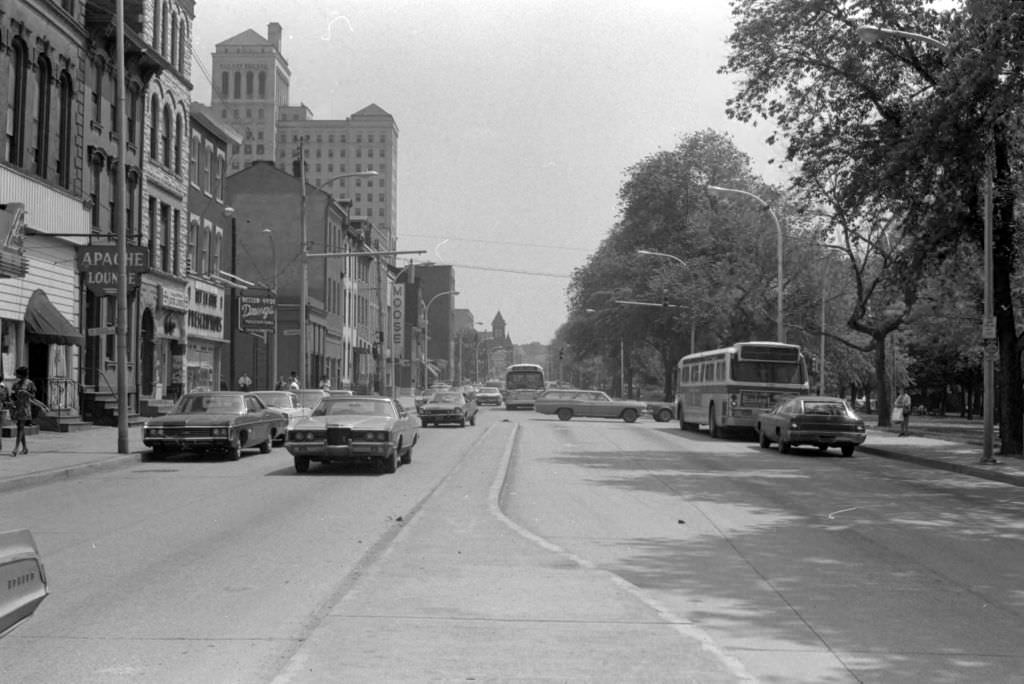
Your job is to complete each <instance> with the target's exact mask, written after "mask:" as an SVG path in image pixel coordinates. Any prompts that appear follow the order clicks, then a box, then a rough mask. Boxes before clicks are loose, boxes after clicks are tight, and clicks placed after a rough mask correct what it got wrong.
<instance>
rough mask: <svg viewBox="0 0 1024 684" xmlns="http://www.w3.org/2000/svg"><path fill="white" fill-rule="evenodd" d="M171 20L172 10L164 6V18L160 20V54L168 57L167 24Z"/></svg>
mask: <svg viewBox="0 0 1024 684" xmlns="http://www.w3.org/2000/svg"><path fill="white" fill-rule="evenodd" d="M170 20H171V8H170V7H168V6H167V5H164V11H163V16H162V17H161V18H160V24H161V25H160V54H161V55H164V56H165V57H166V56H167V30H168V29H167V24H168V22H170Z"/></svg>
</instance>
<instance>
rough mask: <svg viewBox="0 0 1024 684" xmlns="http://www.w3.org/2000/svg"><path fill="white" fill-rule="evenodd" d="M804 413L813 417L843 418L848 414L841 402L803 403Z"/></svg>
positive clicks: (817, 401) (818, 401)
mask: <svg viewBox="0 0 1024 684" xmlns="http://www.w3.org/2000/svg"><path fill="white" fill-rule="evenodd" d="M804 413H806V414H809V415H814V416H845V415H847V414H848V413H849V411H848V410H847V409H846V404H844V403H843V402H841V401H820V400H814V401H805V402H804Z"/></svg>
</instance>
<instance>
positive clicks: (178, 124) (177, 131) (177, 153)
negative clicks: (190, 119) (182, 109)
mask: <svg viewBox="0 0 1024 684" xmlns="http://www.w3.org/2000/svg"><path fill="white" fill-rule="evenodd" d="M182 128H183V123H182V120H181V114H178V116H176V117H175V118H174V173H176V174H178V175H179V176H180V175H181V173H182V171H181V145H182V139H181V136H182V135H184V131H183V130H182Z"/></svg>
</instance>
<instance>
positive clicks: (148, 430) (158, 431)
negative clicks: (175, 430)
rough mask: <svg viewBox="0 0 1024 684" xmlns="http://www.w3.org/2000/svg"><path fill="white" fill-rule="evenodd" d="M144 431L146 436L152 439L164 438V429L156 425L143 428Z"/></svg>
mask: <svg viewBox="0 0 1024 684" xmlns="http://www.w3.org/2000/svg"><path fill="white" fill-rule="evenodd" d="M142 430H143V432H144V433H145V434H146V435H148V436H150V437H162V436H163V434H164V429H163V428H162V427H159V426H156V425H154V426H153V427H149V426H148V425H147V426H145V427H144V428H142Z"/></svg>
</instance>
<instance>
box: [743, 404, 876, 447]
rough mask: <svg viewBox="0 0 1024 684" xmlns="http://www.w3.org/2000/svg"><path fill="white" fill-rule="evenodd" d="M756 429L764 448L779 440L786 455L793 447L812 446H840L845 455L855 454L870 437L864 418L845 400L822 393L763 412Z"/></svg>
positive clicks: (778, 442)
mask: <svg viewBox="0 0 1024 684" xmlns="http://www.w3.org/2000/svg"><path fill="white" fill-rule="evenodd" d="M755 429H756V430H757V438H758V443H759V444H760V445H761V448H762V449H767V448H768V447H769V446H771V444H772V442H775V443H777V444H778V445H779V452H781V453H783V454H786V453H789V451H790V448H791V447H795V446H802V445H810V446H816V447H818V449H819V450H821V451H825V450H826V449H828V448H829V447H839V448H840V450H842V453H843V456H853V452H854V449H856V448H857V447H858V446H859V445H860V444H862V443H863V442H864V439H865V437H866V436H867V432H866V430H865V427H864V421H863V420H861V419H860V418H859V417H858V416H857V414H856V413H854V411H853V409H852V408H850V405H849V404H847V403H846V401H845V400H843V399H840V398H839V397H825V396H818V395H801V396H797V397H792V398H790V399H787V400H785V401H783V402H781V403H779V404H778V405H777V406H776V407H775V408H773V409H772V410H771V411H768V412H767V413H762V414H761V416H760V417H759V418H758V419H757V424H756V427H755Z"/></svg>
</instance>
